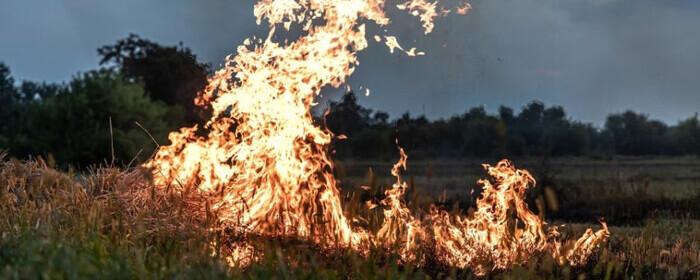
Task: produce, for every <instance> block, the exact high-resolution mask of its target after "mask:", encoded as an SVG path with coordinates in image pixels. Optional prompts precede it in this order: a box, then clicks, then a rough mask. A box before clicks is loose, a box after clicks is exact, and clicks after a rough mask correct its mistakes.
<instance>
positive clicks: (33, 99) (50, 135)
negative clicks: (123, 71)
mask: <svg viewBox="0 0 700 280" xmlns="http://www.w3.org/2000/svg"><path fill="white" fill-rule="evenodd" d="M23 88H25V89H24V90H23V91H21V92H22V94H21V96H24V98H22V99H19V100H18V101H17V102H15V104H14V105H13V109H14V110H16V111H21V112H23V114H14V115H13V116H12V117H11V120H8V122H9V123H11V124H13V125H12V126H11V127H9V128H6V129H4V131H0V134H4V137H1V138H4V139H6V140H5V142H6V143H1V142H0V145H3V147H0V149H3V148H6V149H8V150H9V153H10V154H11V155H13V156H16V157H29V156H34V155H42V156H46V157H49V158H53V159H55V161H56V162H57V163H58V164H59V165H60V166H62V167H67V166H68V165H77V167H81V168H84V167H87V166H88V165H90V164H94V163H100V162H111V161H112V149H113V151H114V160H116V162H115V163H121V164H128V163H129V162H131V161H132V160H134V159H136V160H138V159H144V158H147V157H148V156H149V155H150V154H151V153H152V151H153V149H154V148H155V144H154V143H153V140H152V139H151V138H150V136H149V135H148V133H147V132H146V131H144V130H143V129H142V128H140V127H139V126H138V125H137V122H138V123H139V124H141V125H142V126H143V127H144V128H145V129H146V130H148V132H149V133H150V134H151V135H153V137H154V139H155V140H156V141H158V142H159V143H163V142H164V140H165V136H166V133H167V132H168V131H169V130H170V129H174V127H172V125H169V124H168V123H169V122H168V121H166V119H167V120H177V119H181V118H182V110H181V109H179V108H178V107H173V108H170V107H168V106H166V105H165V104H163V103H162V102H160V101H157V102H154V101H152V100H150V99H149V98H148V97H147V96H146V95H145V94H144V91H143V88H142V87H141V86H140V85H139V84H136V83H132V82H129V81H126V80H125V79H123V78H122V76H121V75H119V74H117V73H115V72H113V71H109V70H100V71H91V72H88V73H86V74H84V75H82V76H79V77H76V78H75V79H73V81H71V82H70V83H69V84H68V85H67V86H54V87H53V90H52V91H50V93H46V92H44V94H43V96H38V95H36V94H33V92H32V91H30V90H29V89H27V88H33V89H35V90H36V89H37V88H42V87H41V86H39V87H23ZM43 88H44V89H46V86H44V87H43ZM110 122H111V130H110ZM171 123H178V121H174V122H171ZM1 138H0V139H1Z"/></svg>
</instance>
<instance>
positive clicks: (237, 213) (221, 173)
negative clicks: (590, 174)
mask: <svg viewBox="0 0 700 280" xmlns="http://www.w3.org/2000/svg"><path fill="white" fill-rule="evenodd" d="M396 7H397V8H398V9H399V10H406V11H408V12H409V13H410V14H412V15H414V16H416V17H418V18H419V19H420V21H421V23H422V26H423V27H424V31H425V33H426V34H427V33H430V32H431V31H432V29H433V27H434V24H433V19H434V18H435V17H437V16H439V15H445V14H447V13H448V12H449V11H448V10H446V9H443V8H440V10H438V3H437V2H428V1H426V0H410V1H406V2H404V3H399V4H398V5H397V6H396ZM468 8H469V6H468V4H465V3H463V4H462V5H461V6H459V7H458V8H457V13H465V12H466V11H467V10H468ZM384 10H385V3H384V0H260V1H259V2H258V3H257V4H256V5H255V8H254V14H255V16H256V17H257V19H258V24H260V23H261V22H262V20H263V19H267V21H268V22H269V25H270V31H269V35H268V36H267V38H266V39H264V40H263V39H256V38H253V39H247V40H245V42H244V43H243V44H242V45H241V46H239V47H238V50H237V51H238V52H237V55H236V56H235V57H229V58H227V62H226V64H225V66H224V68H223V69H221V70H219V71H218V72H216V73H215V75H213V77H212V78H211V79H210V81H209V85H208V87H207V88H206V90H205V91H203V92H202V93H201V94H200V95H199V96H198V98H197V99H196V100H195V103H196V104H197V105H200V106H207V107H210V108H212V110H213V116H212V118H211V119H210V120H209V121H208V123H207V124H206V127H204V128H199V127H196V126H195V127H191V128H182V129H181V130H180V131H178V132H173V133H171V134H170V136H169V139H170V141H171V142H172V144H170V145H169V146H163V147H161V148H160V149H159V150H158V152H157V154H156V155H155V157H154V159H153V160H151V161H150V162H148V163H146V164H145V167H147V168H150V169H151V170H153V177H154V183H155V185H156V186H158V187H159V188H160V189H168V190H169V191H172V190H175V191H180V192H189V191H197V192H199V193H201V194H202V196H204V197H206V198H207V201H208V204H207V207H211V209H212V210H214V211H216V212H217V213H218V217H219V223H220V224H221V225H223V226H225V227H227V228H228V229H230V230H233V231H234V232H235V233H238V234H255V235H259V236H269V237H279V236H282V237H293V238H299V239H304V240H308V241H311V242H314V243H316V244H318V245H320V246H322V247H325V248H339V247H344V248H349V249H352V250H356V251H358V252H360V253H365V252H367V250H369V248H370V246H371V245H372V244H374V245H378V246H384V247H387V248H398V251H397V253H398V254H399V255H400V256H401V257H402V260H403V261H406V262H415V263H418V264H420V263H421V262H422V261H423V260H424V259H425V258H426V257H429V256H426V255H425V254H423V253H418V252H422V251H424V250H422V249H421V248H427V247H431V248H434V250H433V251H434V252H435V254H436V255H435V256H434V257H435V258H436V259H437V260H439V261H440V262H442V263H444V264H446V265H452V266H457V267H471V268H474V269H475V271H476V272H477V273H483V272H485V271H486V270H487V269H498V268H506V267H507V266H509V265H511V264H513V263H518V262H523V261H524V260H525V259H527V257H528V256H530V255H532V254H534V253H537V252H542V251H550V252H556V253H553V254H555V256H556V257H558V258H560V259H561V260H562V261H564V260H569V261H571V262H572V263H574V264H577V263H582V262H584V261H585V260H586V258H587V257H588V255H590V254H591V252H592V248H594V247H595V246H596V245H597V244H598V243H600V241H601V240H603V239H605V237H606V236H607V231H606V230H604V231H599V232H596V233H593V232H592V231H590V232H588V233H587V234H586V236H584V237H582V239H581V240H579V242H577V243H576V244H575V247H572V249H570V250H568V251H566V252H562V251H561V250H559V248H560V247H561V246H560V245H559V243H558V242H551V240H552V239H553V238H554V237H556V236H555V235H556V229H555V230H552V231H548V232H545V229H544V223H543V222H542V221H541V220H540V219H539V218H538V216H536V215H534V214H533V213H531V212H530V211H529V210H528V209H527V206H526V205H525V202H524V201H523V195H524V192H525V190H526V189H527V188H528V187H529V186H530V185H531V184H533V183H534V180H533V179H532V177H531V176H530V175H529V174H528V173H527V172H526V171H521V170H516V169H514V168H513V167H512V165H511V164H509V163H508V162H501V163H499V164H498V165H497V166H495V167H488V166H487V169H488V171H489V174H490V175H492V176H494V178H495V183H496V184H495V185H491V184H490V183H489V182H488V181H482V184H483V185H484V195H483V197H482V198H481V199H480V200H479V201H478V205H479V208H478V210H477V211H476V212H475V214H474V215H473V217H460V216H451V215H449V214H448V213H446V212H444V211H439V210H432V211H431V214H430V215H427V217H426V218H425V219H417V218H416V217H414V216H413V215H412V214H411V212H410V211H409V210H408V209H407V208H406V206H405V205H404V203H403V202H402V196H403V193H404V192H405V190H406V187H407V186H406V184H405V183H404V182H402V181H401V179H400V177H399V173H400V169H401V167H405V163H406V161H405V160H406V156H405V154H404V153H403V150H401V155H402V157H401V160H400V162H399V163H398V164H397V165H396V166H395V167H394V169H393V170H392V173H393V175H394V176H396V177H397V180H398V181H397V183H396V184H395V185H394V186H393V188H391V189H390V190H388V191H387V193H386V195H387V198H386V199H385V200H384V201H383V205H384V206H385V211H384V215H385V223H384V225H383V226H382V227H381V229H380V230H379V232H377V233H376V234H374V233H371V232H368V231H367V230H366V229H362V228H360V227H357V226H354V225H353V222H352V221H351V220H350V219H349V218H348V217H347V216H346V215H345V213H344V212H343V209H342V207H341V201H340V195H339V190H338V186H337V182H336V180H335V178H334V176H333V161H332V160H331V159H330V158H329V156H328V153H327V149H328V146H329V144H330V142H331V140H332V138H333V134H332V133H331V132H329V131H328V130H327V129H325V128H322V127H320V126H318V125H316V124H315V123H314V121H313V117H312V115H311V113H310V112H311V108H312V106H314V105H315V104H314V99H315V97H316V95H318V94H319V92H320V91H321V89H323V88H324V87H328V86H331V87H340V86H341V85H343V84H344V83H345V82H346V79H347V78H348V77H349V76H350V75H351V74H352V73H353V71H354V69H355V66H357V65H358V64H359V62H358V60H357V52H358V51H361V50H363V49H365V48H366V47H367V45H368V42H367V40H366V34H365V26H364V24H362V23H361V22H365V21H369V22H374V23H375V24H378V25H386V24H388V23H389V18H388V17H387V16H386V14H385V13H384ZM293 26H298V27H299V28H300V29H301V33H302V35H301V36H300V37H299V38H298V39H296V40H294V41H292V42H290V43H287V42H286V41H285V43H280V42H277V41H278V40H275V37H276V36H275V35H276V33H275V32H276V30H277V29H280V28H284V29H285V30H290V29H291V28H292V27H293ZM375 39H377V40H378V41H381V37H379V36H375ZM384 39H385V44H386V45H387V46H389V47H390V49H391V50H392V51H393V50H394V49H399V50H403V51H404V52H406V53H407V54H408V55H409V56H412V55H421V54H423V53H422V52H418V53H417V52H416V51H415V48H412V49H410V50H408V51H405V50H404V49H403V48H402V47H401V46H400V45H399V44H398V41H397V39H396V38H395V37H393V36H384ZM253 251H254V250H253V247H252V246H251V244H243V245H241V246H240V248H238V249H235V250H232V254H233V255H234V256H230V257H231V259H232V262H235V261H236V259H239V258H237V256H235V255H236V254H240V252H246V254H247V255H249V254H252V253H253ZM246 259H248V260H250V259H251V258H250V256H247V258H246Z"/></svg>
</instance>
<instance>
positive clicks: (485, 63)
mask: <svg viewBox="0 0 700 280" xmlns="http://www.w3.org/2000/svg"><path fill="white" fill-rule="evenodd" d="M253 3H254V1H253V0H245V1H240V0H229V1H227V0H202V1H176V2H173V1H167V0H153V1H141V0H124V1H111V2H109V1H108V2H104V1H98V2H95V1H88V0H62V1H50V2H46V1H38V0H26V1H14V2H13V3H12V4H10V5H11V6H12V7H10V8H9V9H3V11H0V26H2V27H0V36H2V37H3V38H8V39H7V40H3V43H0V44H2V45H3V46H2V47H0V60H4V61H7V62H9V64H10V66H11V67H12V69H13V71H14V72H15V73H16V75H17V76H18V78H20V79H22V78H28V79H39V80H44V79H46V80H54V81H55V80H65V79H68V78H69V77H70V76H71V75H72V74H74V73H75V72H76V71H79V70H87V69H90V68H94V67H96V63H97V57H96V52H95V49H96V48H97V47H99V46H100V45H103V44H107V43H111V42H114V41H115V40H117V39H118V38H121V37H124V36H126V35H127V34H128V33H137V34H141V35H143V36H145V37H147V38H151V39H154V40H156V41H159V42H163V43H167V44H175V43H177V42H179V41H182V42H183V43H184V44H185V45H186V46H190V47H191V48H192V49H193V50H194V51H195V53H197V54H198V55H199V56H200V58H202V59H204V60H206V61H209V62H212V63H213V64H214V65H218V64H220V63H221V61H222V60H223V57H224V56H225V55H226V54H228V53H230V52H232V51H233V50H235V46H236V45H238V44H239V43H241V42H242V41H243V39H244V38H245V37H247V36H250V35H253V34H257V35H264V32H265V31H264V28H263V27H259V26H257V25H255V22H254V18H253V15H252V6H253ZM471 3H472V6H473V9H472V10H471V11H470V13H469V14H468V15H466V16H459V15H451V16H449V17H447V18H442V19H438V20H437V22H436V27H435V30H434V33H433V34H431V35H429V36H427V37H425V36H423V34H422V30H421V29H420V23H419V22H418V21H417V20H416V19H415V18H414V17H411V16H407V15H403V16H399V13H398V12H397V11H392V16H394V18H395V20H394V22H393V24H392V25H391V26H389V27H388V31H389V34H391V35H397V38H398V39H399V43H401V45H402V46H404V47H407V48H411V47H416V48H417V49H418V50H419V51H425V52H426V53H427V55H426V56H420V57H412V58H409V57H406V56H405V55H404V54H400V53H399V54H396V53H395V54H389V53H388V51H387V49H386V47H385V46H383V45H381V44H377V43H374V41H373V40H370V44H371V46H370V49H369V50H367V51H365V52H363V53H362V54H361V55H360V59H361V65H360V67H359V68H358V69H357V72H356V74H355V75H354V76H353V77H352V79H351V84H352V85H353V87H355V88H359V87H360V86H363V87H367V88H370V89H371V90H372V95H370V96H368V97H365V96H361V97H360V98H359V100H360V102H361V103H363V104H365V105H367V106H370V107H373V108H377V109H381V110H385V111H388V112H390V113H391V114H392V115H393V116H398V115H399V114H401V113H403V112H404V111H407V110H410V111H411V112H412V113H414V114H423V113H425V114H427V115H428V116H429V117H433V118H437V117H443V116H449V115H452V114H457V113H462V112H464V111H465V110H466V109H467V108H468V107H472V106H478V105H485V106H486V107H487V109H489V110H491V111H495V109H496V108H497V106H498V105H501V104H505V105H509V106H512V107H516V108H517V107H520V106H522V105H524V104H525V103H527V102H529V101H532V100H535V99H537V100H541V101H544V102H546V103H548V104H558V105H563V106H564V107H565V108H566V109H567V110H568V111H569V112H570V113H571V114H572V115H573V117H575V118H577V119H583V120H588V121H593V122H596V123H599V124H600V123H601V122H602V121H603V120H604V116H605V115H606V114H608V113H611V112H619V111H622V110H625V109H635V110H639V111H643V112H646V113H649V114H650V115H651V116H652V117H658V118H661V119H663V120H665V121H669V122H673V121H676V120H678V119H680V118H684V117H687V116H691V115H692V114H693V113H694V112H695V111H697V110H698V109H697V108H698V107H700V106H699V105H700V94H699V93H698V92H697V91H698V89H700V79H697V78H695V75H696V73H699V72H700V56H697V55H696V54H695V52H697V50H698V49H700V29H699V28H697V26H700V2H698V1H691V0H678V1H655V0H474V1H472V2H471ZM369 30H370V31H372V32H376V33H379V34H380V35H382V34H384V32H383V30H381V29H378V28H376V27H375V28H370V29H369ZM331 95H333V94H331ZM336 95H337V93H336Z"/></svg>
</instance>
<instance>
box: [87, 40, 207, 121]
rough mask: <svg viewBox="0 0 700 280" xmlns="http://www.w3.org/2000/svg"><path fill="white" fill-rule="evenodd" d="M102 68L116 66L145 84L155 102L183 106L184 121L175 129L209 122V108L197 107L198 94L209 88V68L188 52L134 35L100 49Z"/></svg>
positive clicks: (130, 77)
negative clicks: (195, 101)
mask: <svg viewBox="0 0 700 280" xmlns="http://www.w3.org/2000/svg"><path fill="white" fill-rule="evenodd" d="M98 53H99V54H100V56H102V59H101V61H100V64H101V65H104V64H113V65H115V66H116V67H117V68H118V70H119V71H120V72H121V74H122V75H123V76H124V77H126V78H128V79H134V80H137V81H141V82H143V85H144V89H145V90H146V93H147V94H148V95H149V96H150V97H151V98H152V99H154V100H160V101H163V102H165V104H168V105H171V106H180V107H182V110H184V114H185V119H184V122H182V121H175V122H174V124H175V126H177V127H179V126H182V125H191V124H194V123H202V122H203V121H205V120H207V119H208V113H207V108H200V107H197V106H195V105H194V99H195V97H196V96H197V94H198V93H199V92H200V91H202V90H203V89H204V87H205V86H206V85H207V75H208V72H209V66H208V65H207V64H204V63H200V62H198V61H197V57H196V56H195V55H194V54H193V53H192V51H191V50H190V49H189V48H186V47H183V46H182V44H180V45H179V46H176V47H173V46H167V47H166V46H161V45H159V44H157V43H154V42H151V41H149V40H146V39H143V38H141V37H139V36H137V35H134V34H131V35H129V37H127V38H125V39H122V40H119V41H117V42H116V43H115V44H114V45H108V46H103V47H101V48H99V49H98Z"/></svg>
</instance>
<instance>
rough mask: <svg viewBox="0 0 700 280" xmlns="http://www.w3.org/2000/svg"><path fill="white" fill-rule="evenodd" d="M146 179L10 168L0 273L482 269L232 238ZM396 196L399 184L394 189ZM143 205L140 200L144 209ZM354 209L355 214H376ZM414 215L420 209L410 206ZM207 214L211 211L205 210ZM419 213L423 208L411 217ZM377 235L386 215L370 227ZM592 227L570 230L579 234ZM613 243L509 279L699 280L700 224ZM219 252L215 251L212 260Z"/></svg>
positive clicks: (1, 190) (511, 273)
mask: <svg viewBox="0 0 700 280" xmlns="http://www.w3.org/2000/svg"><path fill="white" fill-rule="evenodd" d="M147 174H148V173H147V172H144V171H143V170H140V169H135V170H128V171H122V170H118V169H114V168H97V169H94V170H93V171H92V172H90V173H88V174H66V173H62V172H58V171H56V170H54V169H52V168H50V167H47V166H46V164H45V163H43V162H42V161H41V160H39V161H29V162H20V161H16V160H4V161H2V163H1V166H0V202H1V203H0V207H1V209H0V237H1V238H0V265H1V266H2V270H1V271H0V275H1V276H2V278H38V277H50V278H59V277H67V278H78V277H81V278H95V277H100V278H180V277H182V278H207V279H221V278H270V277H277V278H340V277H349V278H396V277H407V276H411V277H415V278H427V277H431V278H446V277H451V278H455V277H460V278H471V277H474V276H473V274H472V273H473V271H470V270H469V269H459V268H457V267H450V266H445V265H444V264H442V263H441V262H439V261H437V260H434V259H426V260H425V263H424V264H423V265H421V266H415V265H412V264H410V263H405V264H400V263H401V262H400V260H401V256H400V255H399V254H387V253H386V252H387V251H386V250H385V249H383V248H378V247H374V248H371V249H370V250H369V251H368V253H367V254H358V253H356V252H353V251H348V250H341V249H332V248H323V247H320V246H318V245H316V244H314V243H313V242H308V241H304V240H299V239H295V238H282V237H280V238H269V237H267V236H256V235H247V236H241V235H236V234H231V233H232V232H233V231H232V230H231V229H222V230H219V231H212V230H211V229H212V228H218V227H220V223H219V222H218V221H217V218H216V217H217V213H216V212H215V211H211V210H207V207H206V203H202V202H203V200H202V198H201V197H198V195H196V192H189V193H188V192H182V193H176V192H169V193H168V192H165V193H159V192H155V191H154V187H153V185H152V184H151V183H150V179H149V178H148V175H147ZM385 187H386V188H390V186H385ZM136 198H138V199H136ZM359 201H360V200H359V195H352V194H349V195H348V196H347V198H346V199H345V201H344V204H346V205H348V206H349V207H346V212H347V213H348V216H350V217H354V216H355V215H360V214H362V212H363V211H367V210H366V209H365V208H363V207H357V206H353V205H354V203H355V204H360V203H359ZM407 204H408V205H409V207H411V205H418V204H419V203H414V202H413V201H408V202H407ZM202 205H204V206H202ZM411 211H415V212H419V211H420V209H413V208H412V209H411ZM367 219H368V221H367V226H368V227H369V229H368V230H369V231H378V230H379V225H381V223H380V220H381V219H382V216H381V215H375V216H374V217H372V216H370V217H368V218H367ZM583 230H584V226H579V225H572V226H569V227H564V228H563V229H562V235H564V237H566V236H571V237H574V236H577V235H580V234H581V233H582V232H583ZM610 231H611V238H610V241H609V242H608V243H607V245H605V246H604V247H602V248H600V250H599V251H598V252H597V253H596V254H595V255H594V256H593V257H592V259H591V260H590V262H589V263H588V264H587V265H585V266H583V267H578V268H573V267H570V266H569V265H566V264H564V265H561V264H559V263H558V262H557V261H556V260H555V259H554V258H552V257H551V256H550V255H548V254H538V255H533V256H531V257H530V258H529V259H528V260H527V261H526V262H525V263H522V264H515V265H514V266H512V267H510V268H508V269H499V270H497V271H494V272H493V273H492V274H491V275H492V276H494V277H496V278H501V277H504V278H505V277H516V278H523V277H538V278H539V277H548V278H551V277H555V278H569V277H574V276H577V275H579V274H585V275H589V276H594V277H604V276H606V275H611V276H613V277H615V278H619V277H623V276H628V277H631V276H634V277H635V278H646V277H652V276H654V277H658V278H675V277H681V278H691V277H698V276H700V275H699V274H698V269H700V267H698V264H699V263H700V262H699V260H700V255H699V253H698V252H699V250H700V246H699V244H700V225H699V224H698V223H697V222H695V221H692V220H650V221H649V222H648V224H647V226H645V227H643V228H616V227H613V228H611V229H610ZM241 242H244V243H246V244H253V245H254V246H255V248H256V250H258V251H260V252H261V254H260V255H259V256H260V258H259V259H257V260H256V262H252V263H251V264H250V265H249V266H246V267H231V266H229V265H228V263H227V260H226V257H227V252H230V251H229V250H230V249H231V248H233V247H234V246H231V245H235V244H240V243H241ZM212 248H213V249H214V250H212Z"/></svg>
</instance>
